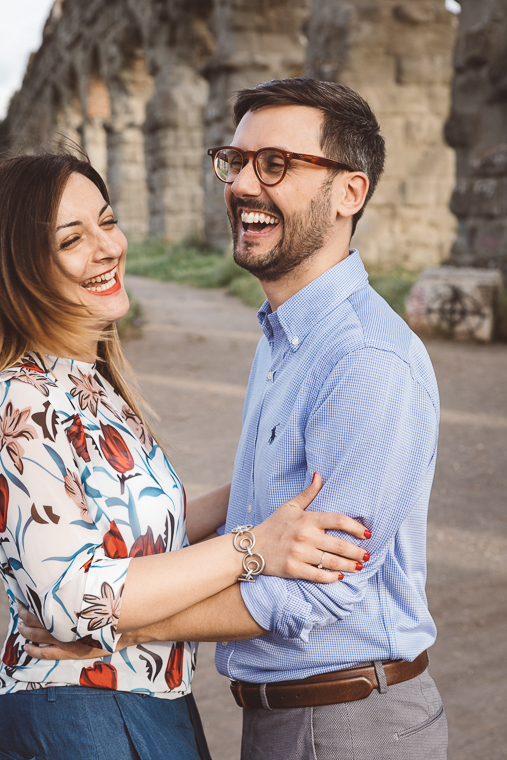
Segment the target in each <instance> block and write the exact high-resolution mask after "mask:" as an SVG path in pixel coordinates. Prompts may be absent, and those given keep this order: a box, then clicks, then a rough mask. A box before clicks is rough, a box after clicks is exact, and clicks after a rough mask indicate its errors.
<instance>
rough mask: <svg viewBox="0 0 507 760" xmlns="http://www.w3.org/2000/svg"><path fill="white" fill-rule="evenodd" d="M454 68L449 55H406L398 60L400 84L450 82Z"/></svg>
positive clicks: (397, 72)
mask: <svg viewBox="0 0 507 760" xmlns="http://www.w3.org/2000/svg"><path fill="white" fill-rule="evenodd" d="M451 75H452V68H451V62H450V60H449V56H447V55H433V56H428V55H424V56H423V55H415V56H411V55H404V56H400V57H399V58H398V60H397V66H396V81H397V82H398V84H437V83H443V84H449V82H450V81H451Z"/></svg>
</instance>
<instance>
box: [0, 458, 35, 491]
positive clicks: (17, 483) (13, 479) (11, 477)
mask: <svg viewBox="0 0 507 760" xmlns="http://www.w3.org/2000/svg"><path fill="white" fill-rule="evenodd" d="M0 461H1V460H0ZM2 467H3V469H4V472H5V474H6V475H7V477H8V478H9V480H10V481H11V482H12V483H14V485H15V486H17V488H21V490H22V491H23V493H26V495H27V496H30V494H29V493H28V490H27V489H26V487H25V486H24V485H23V483H22V482H21V481H20V480H18V478H17V477H16V476H15V475H13V474H12V472H9V470H8V469H7V467H6V466H5V465H4V463H3V461H2Z"/></svg>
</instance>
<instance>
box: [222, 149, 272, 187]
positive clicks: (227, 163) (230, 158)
mask: <svg viewBox="0 0 507 760" xmlns="http://www.w3.org/2000/svg"><path fill="white" fill-rule="evenodd" d="M243 166H244V159H243V155H242V154H241V153H240V152H239V151H237V150H232V149H229V150H220V151H218V153H217V154H216V156H215V172H216V174H217V177H218V178H219V179H221V180H222V182H228V183H232V182H234V180H235V179H236V177H237V176H238V174H239V173H240V171H241V169H242V168H243ZM255 168H256V170H257V173H258V175H259V177H260V179H261V180H262V182H264V183H265V184H266V185H274V184H276V183H277V182H278V181H279V180H280V178H281V177H282V176H283V173H284V171H285V156H284V155H283V154H282V153H279V152H278V151H275V150H262V151H261V152H260V153H259V154H258V155H257V158H256V159H255Z"/></svg>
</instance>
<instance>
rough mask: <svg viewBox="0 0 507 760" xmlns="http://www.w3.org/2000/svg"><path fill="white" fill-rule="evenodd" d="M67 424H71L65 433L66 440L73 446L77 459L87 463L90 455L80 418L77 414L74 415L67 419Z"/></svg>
mask: <svg viewBox="0 0 507 760" xmlns="http://www.w3.org/2000/svg"><path fill="white" fill-rule="evenodd" d="M68 422H71V424H70V425H69V427H68V428H67V430H66V431H65V432H66V433H67V438H68V439H69V441H70V443H71V444H72V445H73V446H74V448H75V450H76V454H77V455H78V457H81V459H83V460H84V461H85V462H89V461H90V455H89V453H88V449H87V447H86V436H85V431H84V427H83V423H82V422H81V417H80V416H79V414H75V415H74V417H70V418H69V420H68Z"/></svg>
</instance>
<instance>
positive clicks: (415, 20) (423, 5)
mask: <svg viewBox="0 0 507 760" xmlns="http://www.w3.org/2000/svg"><path fill="white" fill-rule="evenodd" d="M393 16H394V18H395V19H396V20H397V21H400V22H401V23H404V24H417V25H419V24H429V23H431V22H432V21H433V22H434V21H437V20H438V18H439V16H442V9H441V8H440V7H439V5H438V3H435V2H420V1H419V2H417V3H414V2H410V3H400V4H399V5H396V6H395V7H394V8H393Z"/></svg>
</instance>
